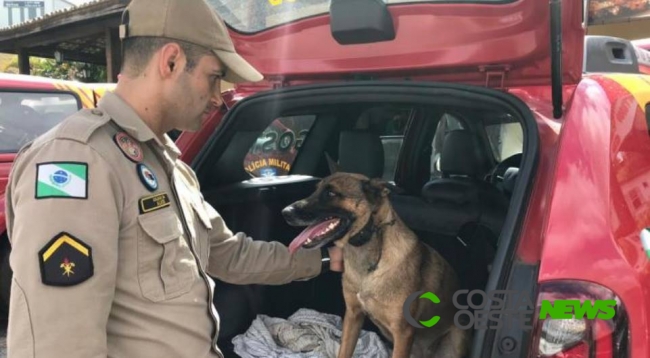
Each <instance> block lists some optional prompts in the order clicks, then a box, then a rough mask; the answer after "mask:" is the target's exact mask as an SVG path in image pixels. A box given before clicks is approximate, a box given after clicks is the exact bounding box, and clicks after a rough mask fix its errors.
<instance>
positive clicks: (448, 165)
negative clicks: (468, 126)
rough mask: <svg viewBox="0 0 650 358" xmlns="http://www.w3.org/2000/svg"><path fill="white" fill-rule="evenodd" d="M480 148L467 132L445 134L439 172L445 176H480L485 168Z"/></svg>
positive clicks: (483, 156) (484, 157)
mask: <svg viewBox="0 0 650 358" xmlns="http://www.w3.org/2000/svg"><path fill="white" fill-rule="evenodd" d="M480 148H481V147H480V146H479V145H478V143H477V142H476V138H475V137H474V135H473V134H472V133H471V132H469V131H465V130H454V131H451V132H449V133H447V134H446V135H445V141H444V143H443V146H442V153H441V155H440V171H441V172H442V173H443V174H445V175H467V176H471V177H477V176H479V175H482V174H483V172H484V171H485V170H486V168H487V164H486V161H487V159H486V156H485V153H483V152H482V151H481V149H480Z"/></svg>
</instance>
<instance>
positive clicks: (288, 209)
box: [282, 205, 296, 218]
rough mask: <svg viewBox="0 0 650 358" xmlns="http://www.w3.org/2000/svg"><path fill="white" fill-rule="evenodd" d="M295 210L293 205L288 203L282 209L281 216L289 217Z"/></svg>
mask: <svg viewBox="0 0 650 358" xmlns="http://www.w3.org/2000/svg"><path fill="white" fill-rule="evenodd" d="M295 210H296V209H295V208H294V207H293V205H289V206H287V207H286V208H284V209H282V216H284V217H285V218H289V217H291V216H292V215H293V213H294V211H295Z"/></svg>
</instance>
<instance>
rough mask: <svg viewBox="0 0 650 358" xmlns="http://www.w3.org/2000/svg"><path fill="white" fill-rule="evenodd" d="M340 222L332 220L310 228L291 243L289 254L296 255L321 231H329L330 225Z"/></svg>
mask: <svg viewBox="0 0 650 358" xmlns="http://www.w3.org/2000/svg"><path fill="white" fill-rule="evenodd" d="M338 221H339V219H332V220H327V221H323V222H321V223H318V224H314V225H311V226H308V227H307V228H306V229H305V230H303V231H302V232H301V233H300V234H299V235H298V236H296V238H295V239H293V241H291V244H289V252H290V253H291V254H293V253H295V252H296V251H298V249H299V248H300V246H302V244H304V243H305V242H306V241H307V240H308V239H311V238H313V237H314V236H316V235H318V234H319V233H320V232H321V231H323V230H325V229H327V227H328V226H329V225H330V224H332V223H338Z"/></svg>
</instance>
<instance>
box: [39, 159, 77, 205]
mask: <svg viewBox="0 0 650 358" xmlns="http://www.w3.org/2000/svg"><path fill="white" fill-rule="evenodd" d="M46 198H68V199H87V198H88V164H87V163H76V162H51V163H39V164H37V165H36V199H46Z"/></svg>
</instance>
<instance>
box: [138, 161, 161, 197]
mask: <svg viewBox="0 0 650 358" xmlns="http://www.w3.org/2000/svg"><path fill="white" fill-rule="evenodd" d="M136 169H137V171H138V177H139V178H140V181H141V182H142V184H144V186H145V188H147V189H148V190H149V191H156V190H157V189H158V178H156V174H154V172H153V171H152V170H151V169H149V167H148V166H146V165H144V164H143V163H140V164H138V165H137V166H136Z"/></svg>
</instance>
